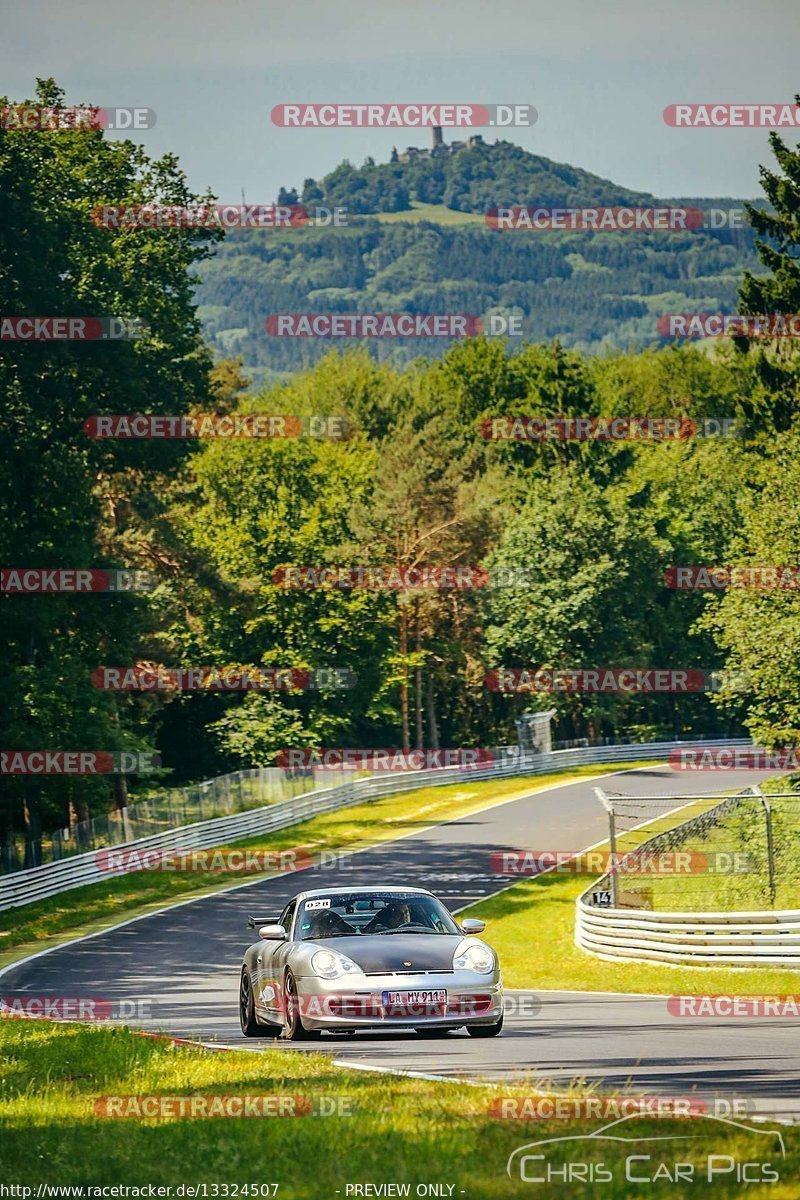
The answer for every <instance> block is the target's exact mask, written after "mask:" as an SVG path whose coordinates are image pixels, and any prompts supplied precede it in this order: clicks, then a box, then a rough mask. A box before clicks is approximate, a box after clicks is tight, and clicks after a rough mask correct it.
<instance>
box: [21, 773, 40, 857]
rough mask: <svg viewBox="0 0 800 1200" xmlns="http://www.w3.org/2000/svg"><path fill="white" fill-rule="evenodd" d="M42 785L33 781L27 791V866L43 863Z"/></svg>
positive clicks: (24, 808) (24, 809) (23, 808)
mask: <svg viewBox="0 0 800 1200" xmlns="http://www.w3.org/2000/svg"><path fill="white" fill-rule="evenodd" d="M40 795H41V784H40V783H39V782H38V780H34V781H32V782H31V783H30V784H29V786H28V787H27V788H26V789H25V799H24V800H23V805H22V814H23V818H24V820H25V866H26V867H38V866H39V865H40V864H41V861H42V818H41V809H40V807H39V798H40Z"/></svg>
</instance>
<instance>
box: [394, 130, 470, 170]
mask: <svg viewBox="0 0 800 1200" xmlns="http://www.w3.org/2000/svg"><path fill="white" fill-rule="evenodd" d="M482 143H483V138H482V137H481V135H480V134H479V133H476V134H473V136H472V137H470V138H467V140H466V141H465V142H450V144H449V145H448V144H447V143H446V142H445V140H444V137H443V136H442V127H441V125H434V127H433V145H432V146H431V148H430V150H427V149H425V148H424V147H422V148H421V147H419V146H406V149H405V151H404V153H403V154H398V153H397V147H394V148H393V150H392V157H391V161H392V162H401V163H409V162H418V161H419V160H420V159H422V158H441V157H443V156H444V155H445V154H455V153H456V152H457V151H458V150H469V149H471V148H472V147H473V146H480V145H482Z"/></svg>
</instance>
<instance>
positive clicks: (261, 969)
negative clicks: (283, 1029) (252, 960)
mask: <svg viewBox="0 0 800 1200" xmlns="http://www.w3.org/2000/svg"><path fill="white" fill-rule="evenodd" d="M296 911H297V901H296V900H290V901H289V903H288V904H287V905H286V908H285V909H284V910H283V912H282V913H281V915H280V917H279V918H278V924H279V925H282V926H283V928H284V929H285V930H286V932H287V934H288V940H287V941H285V942H261V944H260V946H259V949H258V955H257V956H256V963H257V965H258V987H257V989H256V996H257V1004H258V1007H259V1008H260V1009H261V1010H262V1011H263V1012H264V1013H266V1014H267V1016H269V1017H270V1019H271V1020H273V1021H276V1022H277V1023H278V1024H280V1022H281V1021H282V1020H283V1016H284V1011H285V1010H284V1007H283V1004H284V1000H283V994H282V989H283V969H284V965H285V963H286V959H287V957H288V954H289V948H290V946H291V937H292V926H293V924H294V915H295V912H296Z"/></svg>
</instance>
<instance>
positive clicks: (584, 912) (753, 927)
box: [575, 884, 800, 968]
mask: <svg viewBox="0 0 800 1200" xmlns="http://www.w3.org/2000/svg"><path fill="white" fill-rule="evenodd" d="M592 886H593V887H596V886H597V885H596V884H593V885H592ZM584 897H585V893H584V896H581V897H579V899H578V902H577V916H576V923H575V942H576V945H578V946H579V947H580V949H581V950H586V951H587V952H588V953H589V954H594V955H596V957H598V958H602V959H605V960H606V961H609V962H619V961H620V960H625V961H627V962H664V963H681V964H689V965H692V964H694V965H696V966H718V967H723V966H732V967H766V966H783V967H796V968H800V910H798V909H784V910H780V911H773V912H736V913H730V912H728V913H711V912H709V913H687V912H641V911H639V910H636V909H624V908H616V909H614V908H612V909H603V908H593V907H591V906H590V905H589V904H587V903H586V902H585V899H584Z"/></svg>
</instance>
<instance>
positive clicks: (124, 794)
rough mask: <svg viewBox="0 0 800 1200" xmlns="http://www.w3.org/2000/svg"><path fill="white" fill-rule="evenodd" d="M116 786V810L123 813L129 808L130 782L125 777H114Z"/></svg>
mask: <svg viewBox="0 0 800 1200" xmlns="http://www.w3.org/2000/svg"><path fill="white" fill-rule="evenodd" d="M111 778H112V780H113V786H114V808H115V809H116V810H117V812H122V810H123V809H124V808H127V807H128V780H127V779H126V778H125V776H124V775H112V777H111Z"/></svg>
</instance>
